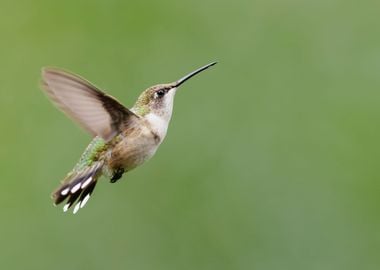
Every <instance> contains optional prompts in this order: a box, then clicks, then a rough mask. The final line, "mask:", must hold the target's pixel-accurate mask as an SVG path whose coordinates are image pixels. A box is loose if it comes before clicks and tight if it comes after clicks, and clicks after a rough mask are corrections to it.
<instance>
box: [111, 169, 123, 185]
mask: <svg viewBox="0 0 380 270" xmlns="http://www.w3.org/2000/svg"><path fill="white" fill-rule="evenodd" d="M123 173H124V169H123V168H118V169H116V170H115V171H114V174H113V176H112V178H111V183H115V182H116V181H117V180H119V179H120V178H121V177H122V176H123Z"/></svg>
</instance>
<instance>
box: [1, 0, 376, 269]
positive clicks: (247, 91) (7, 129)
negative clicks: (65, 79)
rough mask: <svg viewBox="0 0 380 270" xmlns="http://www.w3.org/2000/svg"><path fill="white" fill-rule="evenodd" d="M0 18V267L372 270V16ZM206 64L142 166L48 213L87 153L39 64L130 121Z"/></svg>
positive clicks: (199, 6) (284, 11) (342, 4)
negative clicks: (146, 101)
mask: <svg viewBox="0 0 380 270" xmlns="http://www.w3.org/2000/svg"><path fill="white" fill-rule="evenodd" d="M0 5H1V7H0V40H1V42H0V120H1V135H0V136H1V143H0V148H1V149H0V161H1V171H0V180H1V181H0V215H1V221H0V268H1V269H92V270H95V269H139V270H140V269H165V270H168V269H219V270H221V269H260V270H263V269H282V270H284V269H289V270H290V269H291V270H294V269H300V270H301V269H323V270H329V269H331V270H336V269H345V270H347V269H379V267H380V256H379V254H380V206H379V205H380V177H379V174H380V173H379V161H380V142H379V138H380V121H379V119H380V76H379V74H380V19H379V9H380V2H376V1H370V0H366V1H346V0H328V1H327V0H322V1H308V0H304V1H301V0H281V1H280V0H249V1H248V0H237V1H215V0H193V1H175V0H161V1H73V0H69V1H41V0H35V1H4V0H2V1H1V2H0ZM213 60H218V61H219V64H218V65H216V66H215V67H213V68H212V69H211V70H208V71H207V72H205V73H203V74H202V75H200V76H197V77H196V78H194V79H192V80H191V81H189V82H188V83H187V84H186V85H184V86H183V88H182V89H181V90H180V91H179V92H178V94H177V96H176V102H175V109H174V115H173V119H172V122H171V125H170V129H169V132H168V136H167V138H166V141H165V142H164V143H163V144H162V145H161V148H160V149H159V151H158V152H157V154H156V156H155V157H154V158H153V159H152V160H151V161H149V162H148V163H147V164H145V165H143V166H142V167H140V168H138V169H136V170H134V171H132V172H130V173H128V174H126V175H125V176H124V177H123V179H122V181H119V182H118V183H117V184H109V183H108V182H107V181H102V182H101V183H100V184H99V185H98V187H97V189H96V191H95V194H94V196H93V198H92V199H91V200H90V202H89V203H88V205H87V206H86V208H85V209H83V210H81V211H80V212H79V213H78V214H77V215H72V214H71V213H66V214H64V213H63V212H62V209H61V207H56V208H55V207H53V206H52V201H51V200H50V197H49V196H50V193H51V191H52V190H53V189H55V188H56V186H57V185H58V183H59V181H60V180H61V179H62V178H63V177H64V176H65V174H66V173H67V172H68V171H69V170H70V169H71V168H72V166H73V165H74V164H75V162H76V161H77V159H78V158H79V156H80V154H81V152H82V151H83V150H84V148H85V147H86V145H87V143H88V142H89V141H90V139H91V138H90V136H89V135H88V134H86V133H85V132H83V131H82V130H80V129H79V128H78V127H77V126H76V125H74V124H73V123H72V122H71V121H70V120H68V119H67V118H66V117H65V116H64V115H63V114H62V113H61V112H59V111H58V110H56V109H55V108H54V107H53V106H52V105H51V104H50V102H49V101H48V100H47V98H46V97H45V96H44V95H43V93H42V92H41V91H40V90H39V87H38V84H39V80H40V69H41V67H42V66H46V65H49V66H59V67H63V68H66V69H68V70H71V71H73V72H76V73H78V74H81V75H82V76H84V77H86V78H88V79H89V80H90V81H92V82H94V83H95V84H96V85H98V86H99V87H101V88H102V89H106V90H107V92H108V93H110V94H111V95H113V96H116V97H118V98H119V99H120V100H121V101H122V102H123V103H124V104H126V105H127V106H132V105H133V103H134V101H135V99H136V98H137V96H138V95H139V93H140V92H141V91H142V90H143V89H145V88H146V87H148V86H150V85H153V84H156V83H162V82H170V81H173V80H176V79H178V78H180V77H181V76H183V75H184V74H186V73H187V72H189V71H192V70H193V69H195V68H197V67H199V66H201V65H203V64H206V63H208V62H211V61H213Z"/></svg>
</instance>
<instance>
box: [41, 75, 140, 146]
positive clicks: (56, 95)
mask: <svg viewBox="0 0 380 270" xmlns="http://www.w3.org/2000/svg"><path fill="white" fill-rule="evenodd" d="M42 88H43V90H44V91H45V92H46V94H47V95H48V97H49V98H50V99H51V100H52V101H53V103H54V104H55V105H56V106H57V107H58V108H59V109H61V110H62V111H63V112H64V113H65V114H66V115H67V116H69V117H70V118H71V119H72V120H74V121H75V122H77V123H78V124H79V125H80V126H81V127H82V128H84V129H85V130H86V131H88V132H89V133H90V134H91V135H93V136H100V137H102V138H103V139H104V140H105V141H109V140H110V139H112V137H113V136H114V135H115V134H117V133H118V132H119V131H120V129H121V127H122V126H123V125H129V124H132V123H133V122H134V121H136V120H137V118H138V116H136V115H135V114H134V113H133V112H131V111H130V110H128V109H127V108H126V107H124V106H123V105H122V104H120V103H119V102H118V101H117V100H116V99H114V98H113V97H111V96H109V95H107V94H105V93H103V92H102V91H100V90H99V89H97V88H96V87H95V86H94V85H92V84H91V83H90V82H88V81H86V80H84V79H82V78H81V77H79V76H76V75H74V74H71V73H68V72H66V71H63V70H60V69H56V68H44V69H42Z"/></svg>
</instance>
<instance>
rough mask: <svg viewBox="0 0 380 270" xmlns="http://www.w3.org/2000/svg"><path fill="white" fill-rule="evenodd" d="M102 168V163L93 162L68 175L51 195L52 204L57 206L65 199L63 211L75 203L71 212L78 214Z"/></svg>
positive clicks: (92, 189)
mask: <svg viewBox="0 0 380 270" xmlns="http://www.w3.org/2000/svg"><path fill="white" fill-rule="evenodd" d="M102 166H103V162H95V163H94V164H92V165H91V166H89V167H87V168H85V169H84V170H82V171H79V172H77V171H74V172H72V173H71V174H70V175H68V177H66V179H65V180H64V181H63V183H62V185H61V186H60V187H59V188H58V189H57V190H56V191H54V192H53V194H52V198H53V200H54V204H55V205H58V204H60V203H62V202H63V201H64V200H66V199H67V202H66V204H65V206H64V207H63V211H64V212H66V211H67V210H68V209H69V208H70V207H71V206H73V205H74V204H75V203H76V205H75V208H74V211H73V212H74V214H75V213H76V212H78V210H79V209H80V208H82V207H83V206H84V205H85V204H86V203H87V201H88V199H89V198H90V196H91V194H92V192H93V191H94V188H95V186H96V183H97V180H98V177H99V176H100V172H101V169H102ZM78 198H79V199H78Z"/></svg>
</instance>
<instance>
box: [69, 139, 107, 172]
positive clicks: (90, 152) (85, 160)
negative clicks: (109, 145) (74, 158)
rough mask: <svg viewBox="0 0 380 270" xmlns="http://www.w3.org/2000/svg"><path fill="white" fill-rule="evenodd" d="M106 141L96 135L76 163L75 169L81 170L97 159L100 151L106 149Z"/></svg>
mask: <svg viewBox="0 0 380 270" xmlns="http://www.w3.org/2000/svg"><path fill="white" fill-rule="evenodd" d="M105 146H106V142H105V141H104V140H103V139H102V138H101V137H95V138H94V139H93V140H92V142H91V143H90V144H89V145H88V146H87V148H86V150H85V151H84V153H83V154H82V156H81V157H80V159H79V161H78V163H77V164H76V165H75V167H74V170H73V171H76V172H78V171H81V170H83V169H84V168H86V167H88V166H90V165H91V164H92V163H93V162H94V161H96V160H97V158H98V156H99V153H100V152H102V151H103V150H104V148H105Z"/></svg>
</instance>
